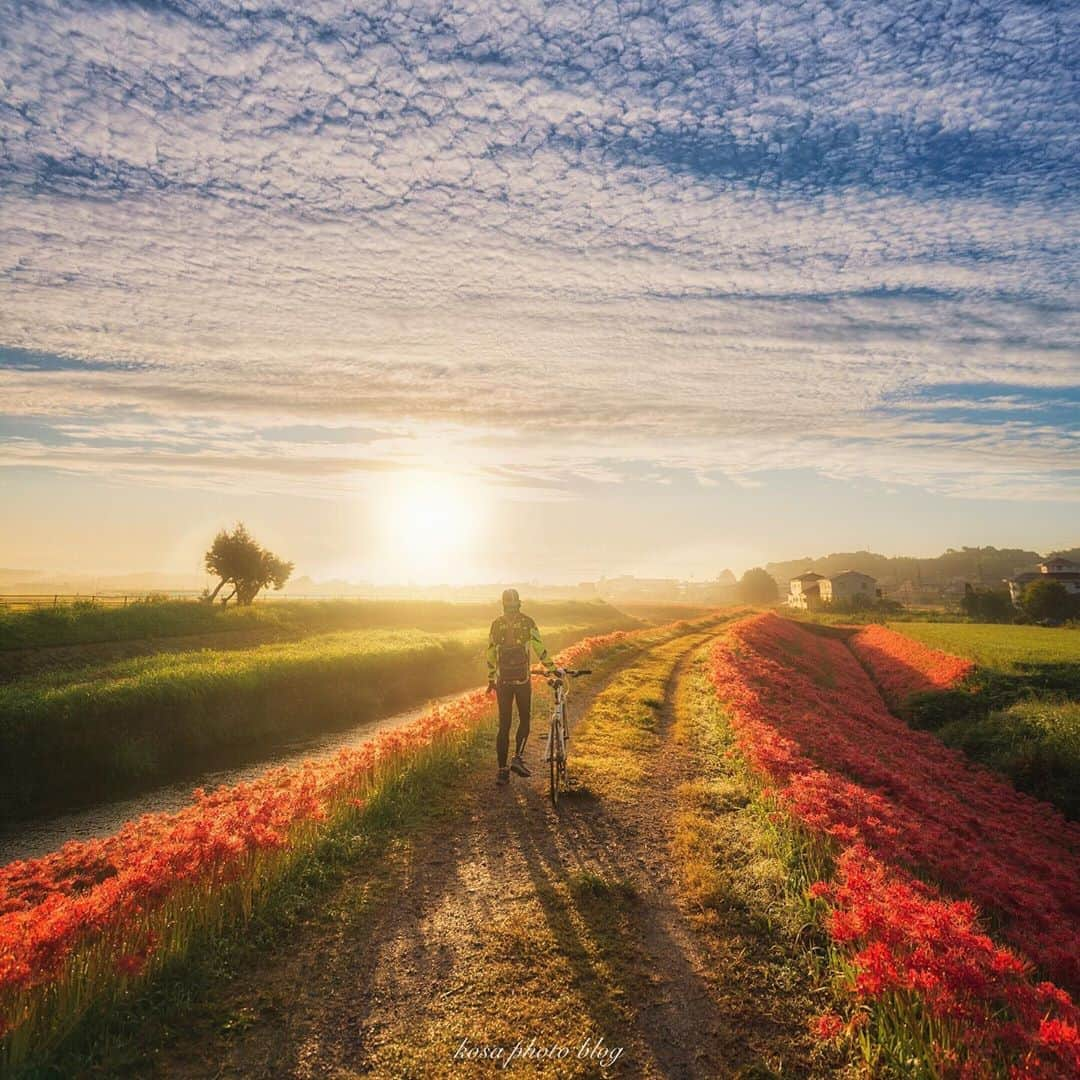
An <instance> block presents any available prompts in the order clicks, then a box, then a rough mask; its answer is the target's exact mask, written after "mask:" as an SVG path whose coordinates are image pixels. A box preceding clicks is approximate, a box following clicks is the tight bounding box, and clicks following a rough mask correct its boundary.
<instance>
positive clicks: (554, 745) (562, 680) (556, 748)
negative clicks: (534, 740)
mask: <svg viewBox="0 0 1080 1080" xmlns="http://www.w3.org/2000/svg"><path fill="white" fill-rule="evenodd" d="M532 674H534V675H541V676H542V677H543V678H545V679H546V680H547V684H548V686H550V687H551V689H552V693H553V695H554V698H555V701H554V703H553V705H552V708H551V723H550V724H549V726H548V733H547V741H546V743H545V746H544V760H545V761H546V762H547V763H548V771H549V774H550V782H551V801H552V803H553V804H554V805H556V806H558V805H559V794H560V792H561V791H562V790H563V789H564V788H565V787H566V744H567V743H568V742H569V741H570V728H569V725H568V724H567V721H566V696H567V683H566V680H567V679H568V678H576V677H577V676H579V675H588V674H590V672H589V671H587V670H581V671H565V672H563V674H562V675H561V676H552V675H551V673H550V672H547V671H544V672H537V671H534V672H533V673H532Z"/></svg>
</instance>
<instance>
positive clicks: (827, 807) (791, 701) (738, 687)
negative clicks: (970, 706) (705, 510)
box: [713, 615, 1080, 1076]
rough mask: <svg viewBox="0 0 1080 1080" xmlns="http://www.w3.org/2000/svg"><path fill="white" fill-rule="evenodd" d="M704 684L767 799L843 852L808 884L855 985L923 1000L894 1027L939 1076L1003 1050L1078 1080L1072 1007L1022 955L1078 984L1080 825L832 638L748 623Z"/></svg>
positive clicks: (1032, 1071) (870, 996)
mask: <svg viewBox="0 0 1080 1080" xmlns="http://www.w3.org/2000/svg"><path fill="white" fill-rule="evenodd" d="M713 678H714V681H715V684H716V686H717V690H718V692H719V693H720V695H721V696H722V698H723V699H724V700H725V701H727V702H728V704H729V705H730V709H731V717H732V725H733V727H734V730H735V733H736V736H737V739H738V742H739V746H740V749H741V750H742V752H743V753H744V754H745V756H746V757H747V759H748V760H749V762H750V763H751V765H752V766H754V767H755V768H756V769H757V770H759V771H760V772H761V773H762V774H764V775H765V776H767V777H768V778H769V780H770V782H771V784H772V785H773V789H772V790H771V792H770V794H772V795H774V796H775V798H776V799H777V801H778V802H779V803H780V805H781V806H782V807H783V808H784V809H785V810H786V811H787V812H788V813H789V814H791V815H792V816H793V817H794V818H795V819H796V820H797V821H798V822H800V823H801V824H802V826H804V827H805V828H806V829H807V830H808V831H809V832H810V833H811V835H813V836H817V837H819V838H821V839H822V840H824V841H827V842H828V843H829V844H830V846H831V847H832V848H833V849H834V850H836V851H838V852H839V855H838V860H837V874H836V878H835V880H834V881H833V882H832V883H830V884H828V885H826V884H822V885H820V886H819V887H818V888H816V889H815V890H814V894H815V895H818V896H820V897H821V898H822V899H823V900H826V901H828V903H829V904H830V907H831V914H830V916H829V919H828V923H827V926H828V929H829V931H830V935H831V937H832V940H833V941H834V942H835V943H836V945H837V947H838V948H839V949H840V950H841V952H842V953H843V955H844V956H845V957H846V962H847V963H848V964H849V966H850V970H851V973H852V988H853V990H854V992H855V993H856V995H857V996H858V997H859V998H860V999H862V1000H866V1001H873V1002H876V1003H878V1004H879V1006H886V1005H889V1003H892V1005H891V1006H890V1007H896V1002H897V1001H898V1000H900V997H898V995H900V996H901V997H902V996H903V995H907V998H910V999H911V1000H915V999H917V1000H918V1001H919V1002H920V1003H921V1004H920V1006H919V1008H918V1009H915V1010H914V1011H913V1012H911V1014H910V1015H908V1016H907V1017H906V1018H905V1020H904V1023H905V1024H906V1025H907V1026H909V1027H910V1028H911V1029H912V1031H916V1030H921V1031H924V1033H925V1038H923V1039H922V1044H923V1045H924V1046H928V1047H929V1049H927V1051H926V1053H927V1054H929V1055H933V1057H934V1059H935V1062H936V1064H937V1066H939V1067H941V1068H944V1069H945V1070H946V1071H949V1070H950V1066H951V1065H953V1064H956V1065H957V1067H959V1065H958V1063H959V1062H960V1061H963V1062H964V1067H965V1068H966V1069H968V1070H969V1071H970V1070H973V1069H974V1070H976V1071H977V1067H978V1066H979V1063H980V1062H984V1063H985V1064H986V1068H987V1069H989V1068H990V1067H991V1066H990V1063H991V1062H993V1061H998V1062H1000V1061H1002V1060H1008V1061H1012V1062H1014V1063H1015V1062H1020V1063H1021V1064H1022V1066H1023V1068H1024V1069H1025V1070H1027V1073H1026V1074H1028V1075H1057V1076H1065V1075H1075V1073H1074V1072H1073V1071H1072V1070H1073V1068H1074V1066H1076V1067H1080V1059H1078V1057H1077V1055H1078V1054H1080V1041H1078V1040H1077V1037H1076V1026H1077V1023H1078V1020H1080V1013H1078V1010H1077V1009H1076V1007H1075V1006H1074V1005H1073V1003H1072V1002H1071V1000H1070V999H1069V997H1068V995H1067V994H1066V993H1065V992H1064V991H1062V990H1059V989H1057V988H1056V987H1054V986H1052V985H1051V984H1049V983H1039V984H1036V983H1035V982H1033V981H1032V979H1031V978H1030V972H1029V967H1030V965H1029V964H1028V963H1027V961H1026V960H1024V959H1021V956H1022V955H1026V957H1028V958H1030V960H1033V961H1035V962H1036V963H1037V964H1039V965H1041V966H1042V967H1043V968H1044V969H1045V971H1046V972H1047V973H1048V974H1050V975H1051V976H1052V977H1055V978H1057V979H1058V980H1059V981H1060V982H1062V984H1063V985H1066V986H1071V987H1074V988H1075V987H1076V985H1077V984H1078V983H1080V930H1078V924H1077V916H1078V915H1080V828H1078V827H1077V826H1076V825H1073V824H1070V823H1068V822H1067V821H1065V819H1064V818H1063V817H1062V816H1061V815H1060V814H1059V813H1058V812H1057V811H1055V810H1054V809H1053V808H1052V807H1050V806H1047V805H1046V804H1044V803H1039V802H1037V801H1035V800H1034V799H1031V798H1029V797H1027V796H1025V795H1021V794H1019V793H1017V792H1016V791H1015V790H1014V789H1013V788H1012V787H1011V786H1009V785H1008V784H1007V783H1006V782H1005V781H1003V780H1001V779H1000V778H998V777H996V776H994V775H993V774H991V773H989V772H986V771H984V770H981V769H977V768H974V767H972V766H971V765H970V764H969V763H968V762H967V760H966V758H964V756H963V755H962V754H960V753H958V752H956V751H953V750H949V749H948V748H946V747H945V746H944V745H942V744H941V743H940V742H938V741H937V740H936V739H935V738H934V737H933V736H931V735H928V734H926V733H923V732H917V731H912V730H911V729H909V728H908V727H907V726H906V725H905V724H903V723H902V722H901V721H899V720H897V719H896V718H895V717H894V716H892V714H891V713H890V712H889V711H888V709H887V708H886V707H885V704H884V702H883V701H882V699H881V696H880V694H879V693H878V692H877V690H876V689H875V687H874V685H873V684H872V683H871V681H870V679H869V677H868V676H867V674H866V672H865V671H864V670H863V669H862V667H861V666H860V665H859V663H858V661H857V660H856V659H855V658H854V656H853V655H852V653H851V652H850V650H849V649H848V648H847V647H846V645H845V644H844V643H843V642H840V641H837V640H835V639H831V638H825V637H821V636H818V635H815V634H812V633H809V632H807V631H806V630H804V629H802V628H800V627H799V626H798V625H796V624H794V623H791V622H788V621H787V620H783V619H780V618H777V617H776V616H775V615H761V616H757V617H754V618H750V619H747V620H745V621H743V622H741V623H738V624H737V625H736V626H735V627H734V628H733V629H732V630H731V632H730V635H728V637H727V638H726V639H725V640H723V641H721V642H720V643H719V644H718V646H717V648H716V649H715V651H714V654H713ZM922 878H929V879H930V880H932V881H933V882H934V883H935V884H928V883H926V882H925V881H924V880H922ZM939 886H940V887H944V888H945V889H947V890H948V891H949V893H951V894H953V895H954V896H956V897H962V898H964V899H962V900H958V901H957V900H950V899H948V898H947V897H946V896H945V895H943V894H942V893H941V892H940V891H939ZM970 901H975V902H976V904H977V905H978V907H981V908H982V909H983V910H986V911H991V912H993V913H994V914H995V915H996V916H998V917H999V918H1000V920H1001V934H1002V935H1003V937H1004V939H1005V940H1006V941H1007V942H1008V943H1009V944H1010V945H1011V946H1012V947H1014V948H1015V949H1017V950H1019V951H1020V952H1019V953H1014V952H1011V951H1009V949H1007V948H1003V947H1001V946H999V945H996V944H995V943H994V942H993V941H991V939H990V938H988V937H987V936H986V934H985V933H984V932H983V931H982V930H981V929H980V925H979V921H978V908H977V907H976V904H973V903H971V902H970ZM907 998H905V1000H907ZM828 1027H830V1025H829V1024H823V1030H824V1029H825V1028H828ZM917 1041H918V1040H917ZM1040 1070H1041V1072H1040Z"/></svg>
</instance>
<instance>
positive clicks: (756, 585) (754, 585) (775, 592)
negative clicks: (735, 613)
mask: <svg viewBox="0 0 1080 1080" xmlns="http://www.w3.org/2000/svg"><path fill="white" fill-rule="evenodd" d="M779 597H780V590H779V589H778V588H777V587H776V579H775V578H774V577H773V576H772V574H770V573H769V572H768V571H767V570H763V569H762V568H761V567H760V566H755V567H754V568H753V569H751V570H747V571H746V573H745V574H743V576H742V578H741V579H740V581H739V599H740V600H741V601H742V602H743V603H744V604H774V603H776V601H777V600H778V599H779Z"/></svg>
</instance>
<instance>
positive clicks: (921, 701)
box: [889, 623, 1080, 819]
mask: <svg viewBox="0 0 1080 1080" xmlns="http://www.w3.org/2000/svg"><path fill="white" fill-rule="evenodd" d="M889 626H890V627H891V629H893V630H896V631H897V632H898V633H901V634H906V635H907V636H908V637H911V638H915V639H916V640H918V641H921V642H923V643H924V644H926V645H930V646H932V647H933V648H935V649H942V650H944V651H945V652H949V653H954V654H955V655H957V656H967V657H970V658H971V659H972V660H974V661H975V662H976V664H977V665H978V669H977V672H976V674H975V676H974V678H973V679H972V680H971V681H970V682H971V685H970V686H965V687H959V688H957V689H955V690H951V691H946V692H945V693H942V694H927V695H921V696H920V697H918V698H916V699H913V700H912V701H911V702H910V703H909V713H910V719H911V721H912V722H913V723H914V724H916V725H918V726H920V727H926V728H930V729H931V730H933V731H934V732H935V733H936V734H937V735H938V737H939V738H941V739H942V741H943V742H945V743H947V744H948V745H949V746H955V747H957V748H958V749H960V750H963V751H964V752H965V753H966V754H967V755H968V756H969V757H971V758H973V759H974V760H976V761H979V762H981V763H982V764H984V765H987V766H989V767H990V768H992V769H996V770H997V771H999V772H1002V773H1004V774H1005V775H1006V776H1008V777H1009V778H1010V779H1011V780H1012V781H1013V783H1014V784H1015V785H1016V786H1017V787H1018V788H1019V789H1020V790H1021V791H1026V792H1028V793H1029V794H1031V795H1035V796H1036V797H1038V798H1040V799H1045V800H1046V801H1047V802H1052V803H1054V804H1055V805H1056V806H1058V807H1059V808H1060V809H1061V810H1063V811H1064V812H1065V813H1066V814H1067V815H1068V816H1069V817H1071V818H1073V819H1080V631H1077V630H1074V629H1068V628H1049V627H1042V626H1003V625H1000V624H995V623H890V624H889Z"/></svg>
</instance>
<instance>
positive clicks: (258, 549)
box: [204, 522, 293, 605]
mask: <svg viewBox="0 0 1080 1080" xmlns="http://www.w3.org/2000/svg"><path fill="white" fill-rule="evenodd" d="M204 565H205V566H206V570H207V573H210V574H213V575H214V576H215V577H217V578H220V579H221V580H220V581H219V582H218V583H217V585H216V587H215V588H214V591H213V592H210V593H207V594H206V600H207V601H209V602H211V603H212V602H213V601H215V600H216V599H217V598H218V593H220V592H221V590H222V589H223V588H224V587H225V586H226V585H231V586H232V592H230V593H228V594H227V595H225V596H223V597H222V599H221V603H223V604H227V603H228V602H229V601H230V600H232V599H233V597H235V598H236V602H237V603H238V604H245V605H246V604H250V603H251V602H252V601H253V600H254V599H255V597H256V596H258V594H259V593H260V592H261V591H262V590H263V589H266V588H269V587H270V586H273V587H274V589H280V588H282V587H283V586H284V584H285V582H286V581H288V580H289V575H290V574H292V572H293V564H292V563H291V562H285V560H284V559H279V558H278V557H277V556H276V555H275V554H274V553H273V552H272V551H267V550H266V548H264V547H263V546H262V545H261V544H259V543H258V542H257V541H256V540H255V538H254V537H253V536H252V535H251V534H250V533H249V532H248V531H247V528H246V527H245V526H244V524H243V522H238V523H237V525H236V528H234V529H233V530H232V532H229V531H228V530H227V529H222V530H221V532H219V533H218V534H217V536H215V537H214V542H213V543H212V544H211V545H210V550H209V551H207V553H206V558H205V560H204Z"/></svg>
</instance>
